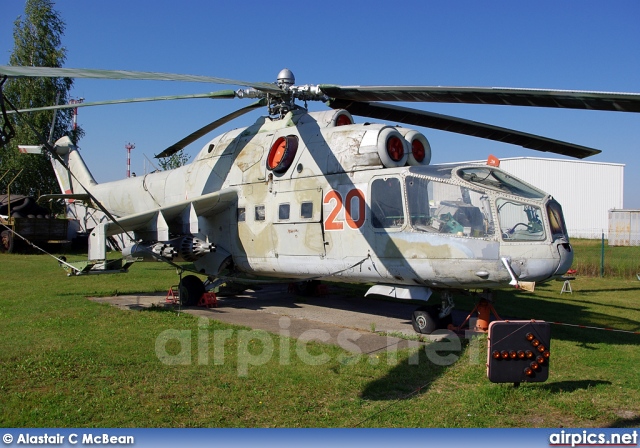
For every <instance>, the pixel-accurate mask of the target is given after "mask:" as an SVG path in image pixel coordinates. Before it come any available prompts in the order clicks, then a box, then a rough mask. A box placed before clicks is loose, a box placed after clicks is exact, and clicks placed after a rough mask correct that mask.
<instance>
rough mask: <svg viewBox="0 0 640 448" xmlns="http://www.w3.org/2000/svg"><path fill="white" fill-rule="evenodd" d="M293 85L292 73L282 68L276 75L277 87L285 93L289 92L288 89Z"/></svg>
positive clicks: (294, 81)
mask: <svg viewBox="0 0 640 448" xmlns="http://www.w3.org/2000/svg"><path fill="white" fill-rule="evenodd" d="M295 83H296V77H295V76H293V72H292V71H291V70H289V69H288V68H283V69H282V70H280V73H278V80H277V83H276V84H277V85H278V87H280V88H281V89H282V90H284V91H287V90H289V87H291V86H292V85H294V84H295Z"/></svg>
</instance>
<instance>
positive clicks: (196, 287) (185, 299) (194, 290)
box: [178, 275, 204, 306]
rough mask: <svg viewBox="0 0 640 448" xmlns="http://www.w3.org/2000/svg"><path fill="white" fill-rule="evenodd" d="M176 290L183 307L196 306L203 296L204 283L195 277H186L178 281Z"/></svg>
mask: <svg viewBox="0 0 640 448" xmlns="http://www.w3.org/2000/svg"><path fill="white" fill-rule="evenodd" d="M178 289H179V291H180V303H181V304H182V305H183V306H196V305H197V304H198V301H199V300H200V297H202V295H203V294H204V283H202V280H200V279H199V278H198V277H196V276H195V275H187V276H186V277H183V278H182V280H181V281H180V285H179V287H178Z"/></svg>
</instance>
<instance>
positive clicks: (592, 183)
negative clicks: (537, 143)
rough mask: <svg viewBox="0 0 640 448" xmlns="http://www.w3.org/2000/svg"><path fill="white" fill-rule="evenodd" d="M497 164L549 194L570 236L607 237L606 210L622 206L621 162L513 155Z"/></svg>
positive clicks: (622, 166)
mask: <svg viewBox="0 0 640 448" xmlns="http://www.w3.org/2000/svg"><path fill="white" fill-rule="evenodd" d="M483 163H484V162H483ZM500 168H502V169H503V170H505V171H507V172H509V173H511V174H513V175H514V176H516V177H519V178H520V179H522V180H524V181H525V182H528V183H530V184H531V185H533V186H535V187H538V188H540V189H541V190H543V191H545V192H547V193H549V194H550V195H552V196H553V197H554V198H555V199H556V200H557V201H558V202H559V203H560V205H562V211H563V212H564V219H565V221H566V225H567V230H568V231H569V237H572V238H600V237H601V236H602V232H604V235H605V238H608V232H609V210H612V209H622V208H623V193H624V185H623V182H624V164H621V163H605V162H585V161H576V160H565V159H550V158H537V157H513V158H506V159H500Z"/></svg>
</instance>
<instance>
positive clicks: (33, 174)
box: [0, 0, 83, 196]
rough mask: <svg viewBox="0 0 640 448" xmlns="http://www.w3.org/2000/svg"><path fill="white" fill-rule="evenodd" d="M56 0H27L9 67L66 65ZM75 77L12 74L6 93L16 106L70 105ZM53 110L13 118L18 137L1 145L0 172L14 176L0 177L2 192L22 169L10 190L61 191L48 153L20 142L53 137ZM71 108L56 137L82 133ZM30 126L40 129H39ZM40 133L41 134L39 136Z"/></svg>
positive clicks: (55, 131) (62, 113) (65, 112)
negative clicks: (31, 151) (32, 151)
mask: <svg viewBox="0 0 640 448" xmlns="http://www.w3.org/2000/svg"><path fill="white" fill-rule="evenodd" d="M53 7H54V3H53V1H52V0H27V1H26V4H25V12H24V16H20V17H18V19H17V20H16V21H15V23H14V28H13V38H14V49H13V53H12V54H11V56H10V58H9V65H20V66H33V67H61V66H62V64H63V63H64V61H65V59H66V49H65V48H64V47H63V46H62V35H63V33H64V29H65V24H64V22H63V21H62V19H61V18H60V15H59V14H58V12H57V11H55V10H54V9H53ZM72 85H73V81H72V80H71V79H70V78H12V79H9V80H7V82H5V85H4V89H3V91H4V92H3V93H4V95H5V97H6V98H7V99H8V100H9V101H10V102H11V103H12V104H13V105H14V106H15V107H16V108H17V109H27V108H33V107H43V106H51V105H54V104H56V100H57V101H58V104H64V103H67V102H68V101H69V99H70V97H69V91H70V89H71V86H72ZM54 113H55V112H54V111H41V112H32V113H23V114H21V116H18V114H12V115H10V116H9V120H10V122H11V125H12V126H13V128H14V129H15V137H14V138H13V139H12V140H11V141H10V142H9V143H7V144H5V145H4V146H3V147H2V148H0V167H2V168H1V169H0V170H1V171H2V172H0V176H1V175H2V174H4V173H5V172H6V171H7V170H11V173H12V174H13V175H8V176H5V177H4V178H3V179H2V180H1V181H0V193H1V192H4V191H5V190H6V187H7V182H8V181H9V180H10V178H13V177H14V175H15V174H18V172H19V171H20V170H21V169H22V170H23V171H22V173H21V174H20V176H19V177H18V178H17V179H16V180H15V182H14V183H13V184H12V185H11V192H12V193H18V194H24V195H29V196H34V195H38V194H44V193H53V192H59V187H58V183H57V181H56V177H55V174H54V172H53V169H52V167H51V163H50V162H49V160H48V157H47V156H38V155H24V154H20V153H19V151H18V144H20V145H38V144H41V143H42V140H41V139H42V138H44V139H45V140H48V139H49V131H50V128H51V122H52V120H53V115H54ZM72 119H73V111H72V110H71V109H65V110H60V111H58V112H57V116H56V124H55V127H54V129H53V134H52V141H55V140H57V139H58V138H60V137H62V136H63V135H65V134H68V135H69V136H70V137H71V139H72V140H73V141H74V143H77V141H78V140H79V139H80V137H81V136H82V135H83V131H82V130H81V129H79V128H78V129H76V130H75V131H72V132H69V130H70V129H71V127H72ZM27 120H28V122H29V123H30V124H31V126H32V127H33V128H34V129H35V131H36V132H37V134H36V132H34V131H33V130H32V129H31V127H30V126H29V124H27ZM38 134H39V135H40V137H39V136H38Z"/></svg>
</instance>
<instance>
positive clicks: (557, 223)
mask: <svg viewBox="0 0 640 448" xmlns="http://www.w3.org/2000/svg"><path fill="white" fill-rule="evenodd" d="M547 213H549V227H551V236H552V238H553V239H554V240H557V239H558V238H566V239H567V240H569V234H568V232H567V226H566V224H565V223H564V216H563V215H562V207H561V206H560V204H558V202H556V200H555V199H552V200H550V201H549V203H548V204H547Z"/></svg>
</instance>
